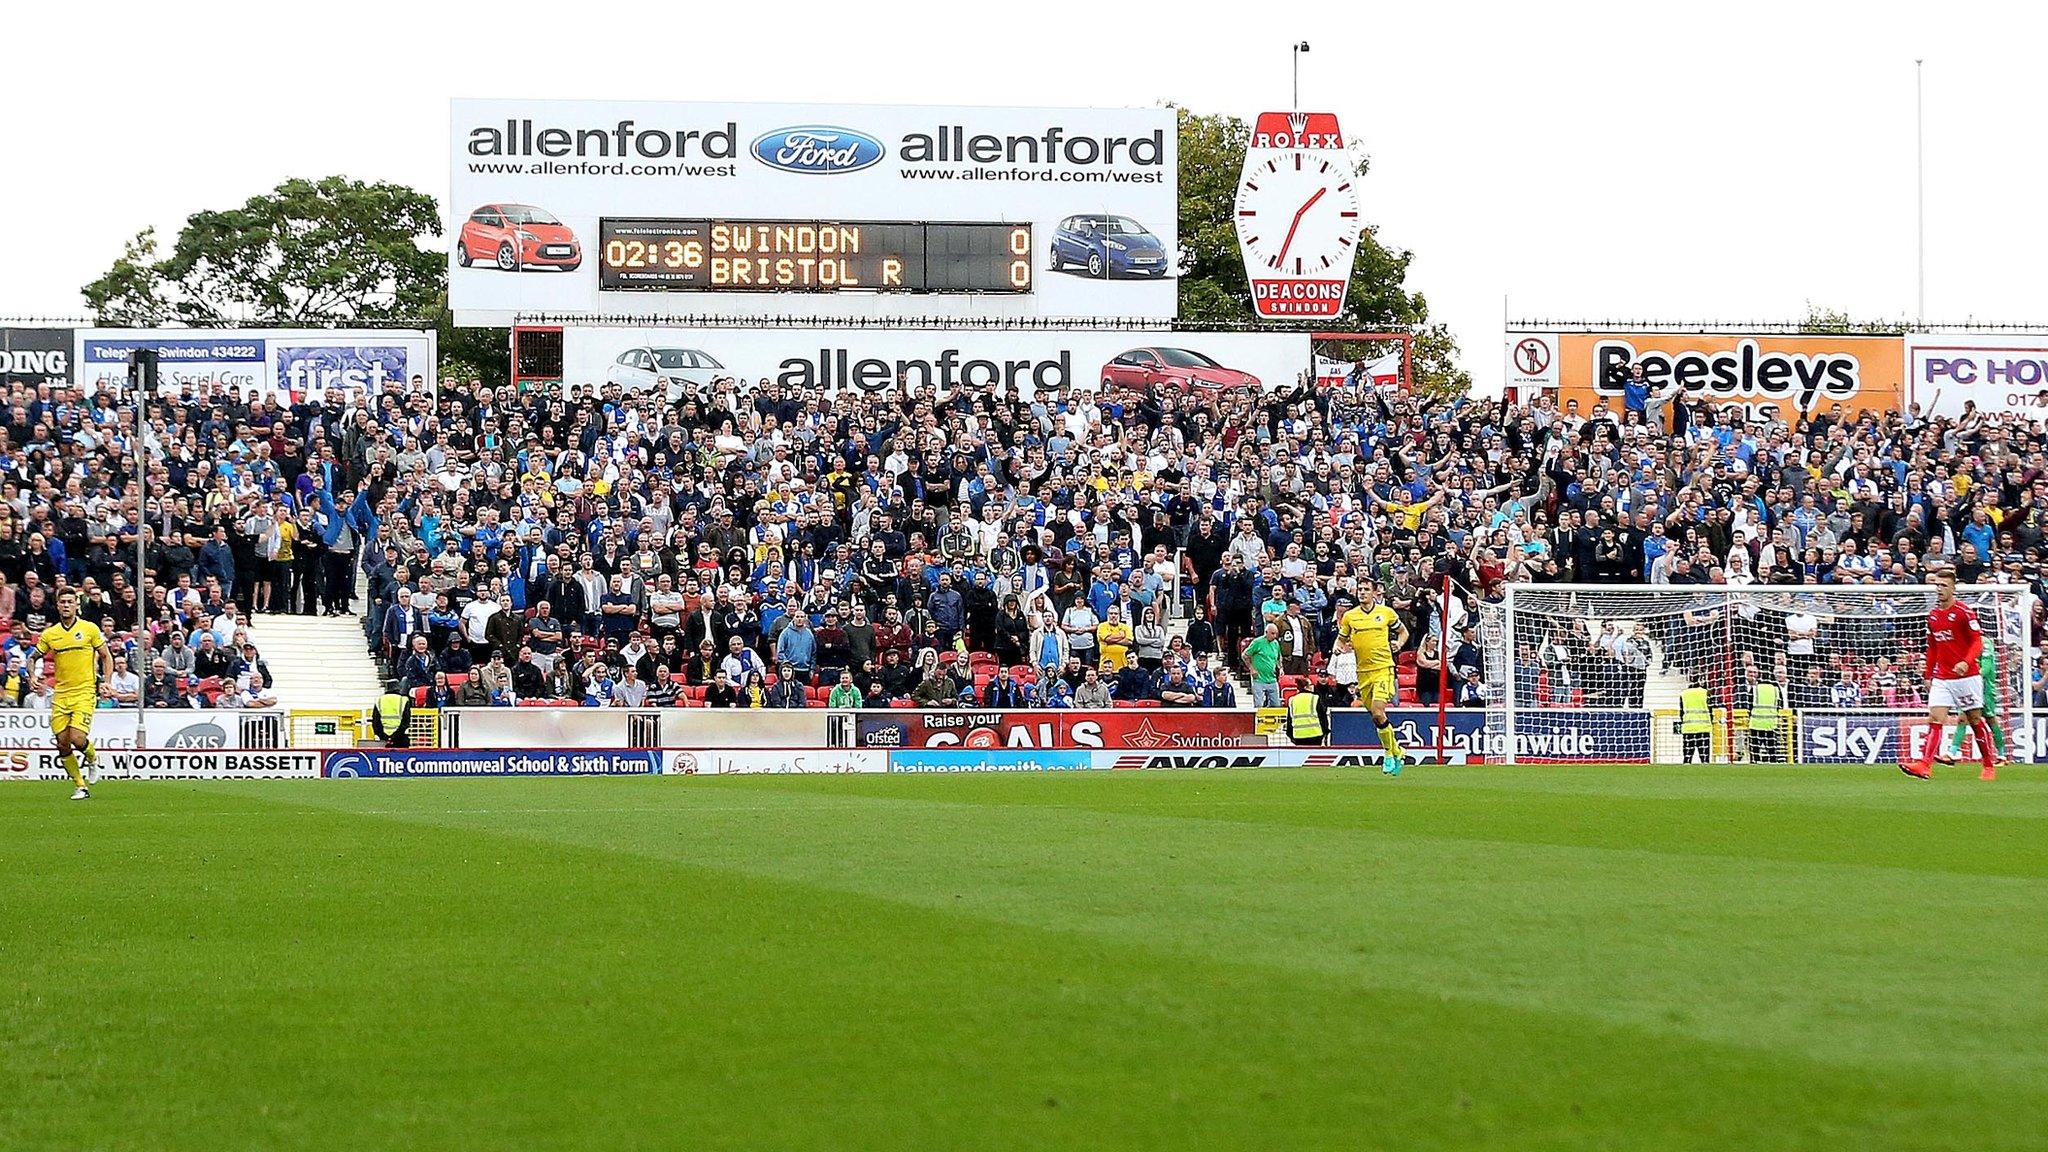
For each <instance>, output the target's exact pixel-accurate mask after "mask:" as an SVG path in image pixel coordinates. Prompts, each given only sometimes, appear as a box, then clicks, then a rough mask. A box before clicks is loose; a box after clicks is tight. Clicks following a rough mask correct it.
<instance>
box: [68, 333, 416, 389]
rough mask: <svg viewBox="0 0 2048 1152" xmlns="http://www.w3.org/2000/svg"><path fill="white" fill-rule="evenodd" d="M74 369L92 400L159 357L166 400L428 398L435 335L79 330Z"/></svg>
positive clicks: (159, 375) (159, 378) (160, 381)
mask: <svg viewBox="0 0 2048 1152" xmlns="http://www.w3.org/2000/svg"><path fill="white" fill-rule="evenodd" d="M73 337H74V341H75V343H74V352H73V362H74V363H75V364H76V366H77V380H78V383H80V384H81V385H83V386H84V387H85V390H86V391H87V392H88V393H90V392H94V391H97V390H98V389H99V388H101V387H103V386H107V385H120V384H123V383H125V382H126V381H127V379H128V356H129V353H131V352H134V351H136V350H138V349H149V350H153V351H155V352H156V354H157V386H158V390H159V391H160V393H162V394H163V395H167V396H192V397H204V396H211V395H214V394H216V393H220V392H223V391H228V390H232V391H234V392H236V393H239V394H240V395H241V396H242V397H244V398H245V399H248V398H255V397H261V398H263V399H266V400H272V401H275V402H277V403H280V404H297V403H301V402H310V403H315V404H317V403H320V402H321V401H322V400H324V399H325V398H326V395H327V393H328V391H329V390H330V389H334V390H339V391H340V392H342V393H343V394H347V395H356V396H364V395H368V394H370V393H371V392H380V393H381V392H396V393H400V394H403V393H405V392H407V391H410V390H414V389H424V390H426V391H428V392H430V393H431V392H432V391H433V389H434V384H435V355H436V347H435V346H436V338H435V334H434V333H432V332H426V331H415V330H412V329H390V328H355V329H350V328H335V329H322V328H232V329H231V328H222V329H198V328H154V329H151V328H80V329H78V330H77V331H76V332H75V333H73Z"/></svg>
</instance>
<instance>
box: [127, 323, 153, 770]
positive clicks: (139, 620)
mask: <svg viewBox="0 0 2048 1152" xmlns="http://www.w3.org/2000/svg"><path fill="white" fill-rule="evenodd" d="M154 356H155V353H153V352H150V351H148V350H146V349H144V350H138V351H136V352H135V353H133V357H132V361H131V363H132V371H130V372H129V374H128V379H129V381H130V382H131V383H132V384H133V385H134V387H135V665H136V666H135V668H133V669H131V671H133V672H134V673H135V684H136V691H135V747H136V749H137V750H138V751H139V750H141V749H144V748H147V747H149V739H148V721H147V717H148V708H149V671H148V669H149V584H148V580H149V576H148V573H149V567H148V565H149V550H148V549H147V548H146V547H145V546H144V543H143V532H144V531H145V530H146V529H147V528H148V526H149V492H148V488H149V464H148V455H147V452H146V450H145V448H144V445H143V441H144V437H145V433H144V431H143V430H144V428H145V427H146V426H147V425H146V421H147V418H148V413H149V406H148V401H147V400H146V399H145V397H146V396H147V395H148V393H149V378H150V377H151V376H153V375H155V373H153V372H151V371H150V369H151V368H152V367H153V365H152V364H150V362H149V361H150V360H151V359H152V358H154Z"/></svg>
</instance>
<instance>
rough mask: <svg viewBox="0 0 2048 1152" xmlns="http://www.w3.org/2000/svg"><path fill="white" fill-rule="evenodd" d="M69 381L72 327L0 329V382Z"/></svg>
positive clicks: (57, 382) (40, 382)
mask: <svg viewBox="0 0 2048 1152" xmlns="http://www.w3.org/2000/svg"><path fill="white" fill-rule="evenodd" d="M69 383H71V329H69V328H0V384H28V385H37V384H69Z"/></svg>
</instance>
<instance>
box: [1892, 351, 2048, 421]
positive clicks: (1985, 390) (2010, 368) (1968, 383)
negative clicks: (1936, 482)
mask: <svg viewBox="0 0 2048 1152" xmlns="http://www.w3.org/2000/svg"><path fill="white" fill-rule="evenodd" d="M1906 402H1907V403H1909V404H1918V405H1919V406H1920V411H1921V412H1922V413H1923V414H1925V415H1928V416H1960V415H1962V413H1963V406H1964V405H1965V404H1974V405H1976V408H1977V411H1979V412H1987V413H1990V412H2014V413H2018V414H2020V415H2022V416H2026V417H2028V418H2029V419H2033V420H2043V419H2048V335H2034V336H2020V335H2010V334H2005V333H1996V334H1989V333H1983V334H1980V333H1970V332H1936V333H1926V332H1918V333H1912V334H1909V335H1908V336H1907V337H1906Z"/></svg>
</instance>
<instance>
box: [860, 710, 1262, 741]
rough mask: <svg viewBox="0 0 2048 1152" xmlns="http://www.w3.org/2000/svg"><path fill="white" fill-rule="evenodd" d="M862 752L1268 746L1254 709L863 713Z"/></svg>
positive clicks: (861, 726) (861, 727)
mask: <svg viewBox="0 0 2048 1152" xmlns="http://www.w3.org/2000/svg"><path fill="white" fill-rule="evenodd" d="M853 742H854V744H855V745H856V746H857V747H861V748H1136V749H1143V750H1151V751H1174V750H1178V749H1186V748H1235V747H1248V746H1263V745H1264V744H1265V743H1266V737H1264V736H1261V735H1259V733H1258V716H1257V714H1256V713H1254V712H1252V711H1250V710H1249V709H1190V708H1129V709H1121V708H1120V709H1114V710H1110V711H1090V712H1081V711H1069V710H1057V711H1038V712H976V711H970V710H966V709H961V710H958V711H954V710H932V711H915V712H912V711H901V710H891V711H870V712H856V713H855V714H854V720H853Z"/></svg>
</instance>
